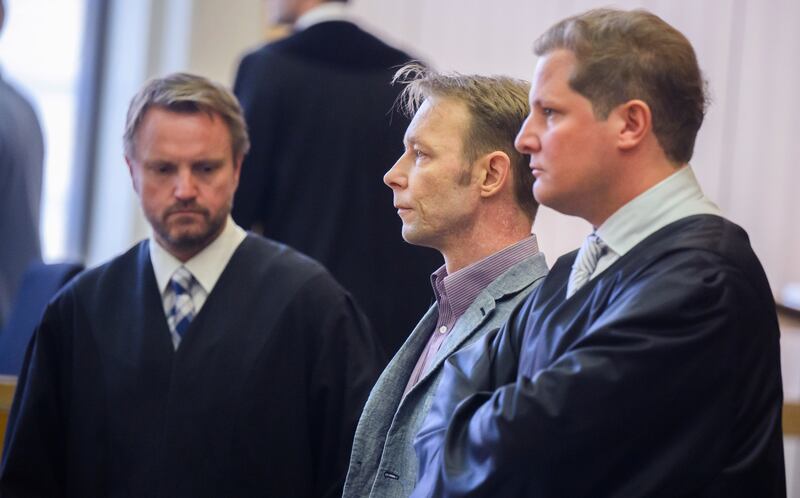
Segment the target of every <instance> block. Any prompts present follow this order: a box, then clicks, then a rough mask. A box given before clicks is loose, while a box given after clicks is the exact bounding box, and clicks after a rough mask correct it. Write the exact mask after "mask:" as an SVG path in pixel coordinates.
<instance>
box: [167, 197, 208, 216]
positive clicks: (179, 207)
mask: <svg viewBox="0 0 800 498" xmlns="http://www.w3.org/2000/svg"><path fill="white" fill-rule="evenodd" d="M181 211H191V212H193V213H198V214H202V215H203V216H208V214H209V213H208V209H206V208H204V207H202V206H200V205H199V204H197V203H196V202H194V201H189V202H176V203H175V204H173V205H172V206H170V207H168V208H167V209H166V210H165V211H164V216H165V217H166V216H169V215H171V214H175V213H178V212H181Z"/></svg>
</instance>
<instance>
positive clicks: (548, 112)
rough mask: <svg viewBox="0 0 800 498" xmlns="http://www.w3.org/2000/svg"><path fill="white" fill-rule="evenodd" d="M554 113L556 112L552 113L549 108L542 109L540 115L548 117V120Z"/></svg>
mask: <svg viewBox="0 0 800 498" xmlns="http://www.w3.org/2000/svg"><path fill="white" fill-rule="evenodd" d="M555 112H556V111H554V110H553V109H551V108H549V107H543V108H542V114H544V116H545V117H548V118H549V117H550V116H552V115H553V114H555Z"/></svg>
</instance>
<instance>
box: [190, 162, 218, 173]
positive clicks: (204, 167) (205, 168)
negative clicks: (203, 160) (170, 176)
mask: <svg viewBox="0 0 800 498" xmlns="http://www.w3.org/2000/svg"><path fill="white" fill-rule="evenodd" d="M195 169H196V170H197V171H198V172H200V173H202V174H209V173H213V172H214V170H216V169H217V167H216V165H214V164H210V163H209V164H199V165H197V167H196V168H195Z"/></svg>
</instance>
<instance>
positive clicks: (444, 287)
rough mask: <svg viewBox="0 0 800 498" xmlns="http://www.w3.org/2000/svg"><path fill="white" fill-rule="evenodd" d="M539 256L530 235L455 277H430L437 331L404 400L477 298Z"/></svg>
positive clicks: (444, 274) (440, 274) (439, 272)
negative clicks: (492, 285)
mask: <svg viewBox="0 0 800 498" xmlns="http://www.w3.org/2000/svg"><path fill="white" fill-rule="evenodd" d="M537 252H539V245H538V243H537V242H536V235H533V234H531V236H530V237H527V238H525V239H523V240H521V241H519V242H517V243H516V244H514V245H511V246H508V247H506V248H505V249H503V250H501V251H498V252H496V253H494V254H492V255H491V256H487V257H485V258H483V259H482V260H480V261H477V262H475V263H472V264H471V265H469V266H466V267H464V268H462V269H460V270H458V271H457V272H455V273H453V274H452V275H448V274H447V269H446V268H445V267H444V266H442V267H441V268H439V269H438V270H436V271H435V272H434V273H433V275H431V285H432V286H433V293H434V295H435V296H436V304H437V307H438V311H439V318H438V320H437V322H436V327H435V328H434V329H433V330H432V331H431V337H430V339H429V340H428V344H427V345H426V346H425V349H423V350H422V355H421V356H420V357H419V360H418V361H417V365H416V366H415V367H414V370H413V371H412V372H411V377H409V379H408V384H407V385H406V390H405V392H404V393H403V395H404V396H405V395H406V394H408V391H410V390H411V388H412V387H414V385H415V384H416V383H417V382H419V380H420V379H421V378H422V377H423V376H424V375H425V373H427V371H428V370H429V369H430V367H431V365H432V364H433V360H434V359H435V358H436V353H438V352H439V348H441V347H442V344H443V343H444V341H445V339H446V338H447V337H448V336H449V335H450V331H451V330H453V327H455V325H456V322H457V321H458V319H459V318H461V315H463V314H464V312H465V311H467V309H468V308H469V307H470V305H471V304H472V302H473V301H475V298H476V297H478V294H480V293H481V291H482V290H483V289H485V288H486V287H488V286H489V284H491V283H492V282H493V281H494V280H495V279H496V278H497V277H499V276H500V275H502V274H503V273H505V272H506V271H508V269H509V268H511V267H512V266H514V265H516V264H517V263H520V262H521V261H523V260H524V259H526V258H529V257H531V256H533V255H535V254H536V253H537Z"/></svg>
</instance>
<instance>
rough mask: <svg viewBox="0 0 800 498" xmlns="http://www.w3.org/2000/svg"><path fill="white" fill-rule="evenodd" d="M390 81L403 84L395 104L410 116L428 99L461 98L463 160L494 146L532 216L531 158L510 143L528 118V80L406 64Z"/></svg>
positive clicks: (518, 197)
mask: <svg viewBox="0 0 800 498" xmlns="http://www.w3.org/2000/svg"><path fill="white" fill-rule="evenodd" d="M392 83H400V84H404V85H405V88H403V91H402V92H401V93H400V96H399V97H398V101H397V104H398V106H399V107H400V109H401V110H402V111H403V112H404V113H405V114H406V115H407V116H408V117H412V116H413V115H414V114H415V113H416V112H417V110H418V109H419V107H420V106H421V105H422V103H423V102H424V101H425V100H426V99H428V98H429V97H441V98H449V99H455V100H457V101H459V102H463V103H464V104H465V105H466V107H467V110H468V111H469V114H470V120H471V122H470V125H469V128H468V129H467V131H466V134H465V136H464V137H462V140H463V143H464V154H465V159H466V160H467V161H469V162H470V163H472V162H474V161H475V160H476V159H478V158H479V157H480V156H481V155H483V154H486V153H489V152H492V151H495V150H499V151H503V152H505V153H506V155H508V157H509V158H510V159H511V170H512V178H513V179H514V198H515V199H516V201H517V204H518V205H519V206H520V208H521V209H522V210H523V211H524V212H525V213H527V214H529V215H530V216H531V218H533V216H535V215H536V210H537V209H538V207H539V204H538V203H537V202H536V199H534V197H533V192H532V188H533V175H531V171H530V158H529V156H527V155H525V154H521V153H520V152H518V151H517V149H516V148H515V147H514V139H515V137H516V136H517V133H518V132H519V129H520V127H522V123H523V122H524V121H525V118H527V116H528V112H529V109H530V106H529V104H528V92H529V90H530V83H528V82H527V81H524V80H518V79H514V78H510V77H507V76H481V75H473V74H470V75H467V74H460V73H455V72H453V73H438V72H435V71H433V70H431V69H428V68H426V67H424V66H422V65H421V64H419V63H411V64H407V65H405V66H403V67H401V68H400V69H399V70H398V71H397V72H396V73H395V75H394V78H393V79H392Z"/></svg>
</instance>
